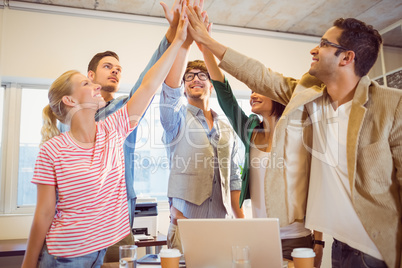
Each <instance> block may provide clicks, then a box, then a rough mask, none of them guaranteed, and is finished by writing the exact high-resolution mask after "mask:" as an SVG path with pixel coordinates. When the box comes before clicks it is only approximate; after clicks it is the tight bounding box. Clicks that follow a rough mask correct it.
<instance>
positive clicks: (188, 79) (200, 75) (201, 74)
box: [184, 72, 209, 82]
mask: <svg viewBox="0 0 402 268" xmlns="http://www.w3.org/2000/svg"><path fill="white" fill-rule="evenodd" d="M195 76H197V77H198V79H200V80H201V81H206V80H208V79H209V74H207V73H204V72H198V73H185V74H184V81H186V82H191V81H193V80H194V77H195Z"/></svg>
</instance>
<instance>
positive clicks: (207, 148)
mask: <svg viewBox="0 0 402 268" xmlns="http://www.w3.org/2000/svg"><path fill="white" fill-rule="evenodd" d="M185 120H186V124H185V128H181V129H180V130H179V133H178V135H177V137H176V138H175V139H174V140H173V141H172V143H177V146H176V150H175V151H174V152H173V154H172V156H171V157H172V158H171V159H170V176H169V184H168V197H176V198H180V199H183V200H186V201H188V202H190V203H193V204H196V205H201V204H202V203H203V202H204V201H205V200H206V199H207V198H209V197H210V196H211V193H212V183H213V178H214V167H213V165H214V161H213V157H214V148H213V147H212V145H211V144H210V142H209V140H208V137H207V133H206V131H205V129H204V127H203V126H202V125H201V123H200V122H199V120H198V119H197V118H196V117H194V115H193V114H192V113H191V112H189V111H187V114H186V118H185ZM218 127H219V132H220V133H219V134H220V137H219V141H218V146H217V153H218V162H219V173H220V178H221V189H222V198H223V200H222V202H223V205H224V206H225V208H226V211H227V213H228V214H231V202H230V170H231V166H230V165H231V156H232V151H233V145H234V142H235V137H234V132H233V130H232V128H231V127H230V126H229V125H228V124H226V123H225V122H223V121H222V120H218Z"/></svg>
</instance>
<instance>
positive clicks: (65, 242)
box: [32, 106, 134, 257]
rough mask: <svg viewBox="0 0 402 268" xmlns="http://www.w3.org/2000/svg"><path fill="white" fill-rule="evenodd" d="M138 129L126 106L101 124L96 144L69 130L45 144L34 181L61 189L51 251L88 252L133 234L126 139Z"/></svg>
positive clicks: (57, 253)
mask: <svg viewBox="0 0 402 268" xmlns="http://www.w3.org/2000/svg"><path fill="white" fill-rule="evenodd" d="M133 129H134V128H130V120H129V116H128V113H127V107H126V106H124V107H123V108H122V109H120V110H119V111H117V112H116V113H114V114H112V115H111V116H109V117H107V118H106V120H105V121H100V122H98V123H97V130H96V142H95V146H94V147H93V148H90V149H85V148H82V147H80V146H79V145H78V144H77V143H75V142H74V141H73V139H72V138H71V137H70V136H69V134H68V133H67V132H66V133H63V134H61V135H59V136H56V137H53V138H52V139H50V140H49V141H47V142H46V143H44V144H43V146H42V147H41V149H40V152H39V155H38V158H37V160H36V164H35V171H34V176H33V179H32V182H33V183H38V184H47V185H55V186H56V188H57V190H58V193H59V200H58V202H57V207H56V209H57V213H56V215H55V217H54V219H53V221H52V224H51V226H50V229H49V230H48V232H47V235H46V244H47V247H48V250H49V253H50V254H52V255H55V256H61V257H77V256H82V255H86V254H89V253H92V252H95V251H98V250H100V249H103V248H106V247H109V246H111V245H113V244H115V243H116V242H118V241H119V240H121V239H122V238H124V237H125V236H127V235H128V234H129V232H130V224H129V217H128V208H127V196H126V184H125V180H124V153H123V143H124V140H125V138H126V137H127V135H128V134H129V133H130V132H131V131H132V130H133Z"/></svg>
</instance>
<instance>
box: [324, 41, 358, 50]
mask: <svg viewBox="0 0 402 268" xmlns="http://www.w3.org/2000/svg"><path fill="white" fill-rule="evenodd" d="M327 46H331V47H336V48H338V49H341V50H345V51H347V50H351V49H349V48H346V47H343V46H341V45H338V44H335V43H332V42H329V41H328V40H327V39H321V41H320V44H319V45H318V47H327Z"/></svg>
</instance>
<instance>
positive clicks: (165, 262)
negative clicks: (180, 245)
mask: <svg viewBox="0 0 402 268" xmlns="http://www.w3.org/2000/svg"><path fill="white" fill-rule="evenodd" d="M159 257H160V259H161V267H162V268H178V267H179V262H180V257H181V253H180V251H179V250H178V249H175V248H169V249H161V251H160V253H159Z"/></svg>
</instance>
